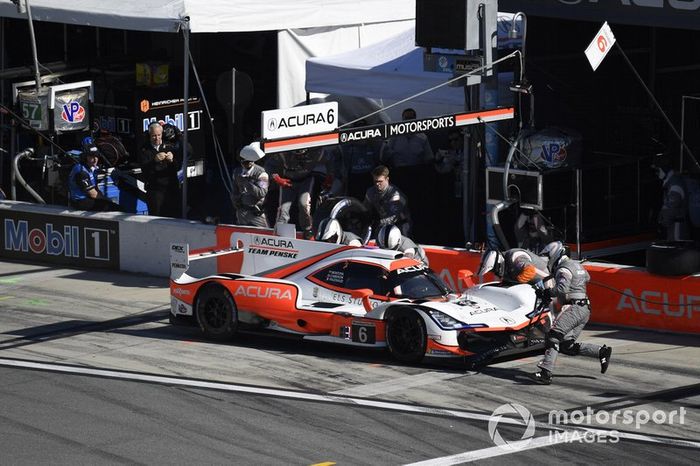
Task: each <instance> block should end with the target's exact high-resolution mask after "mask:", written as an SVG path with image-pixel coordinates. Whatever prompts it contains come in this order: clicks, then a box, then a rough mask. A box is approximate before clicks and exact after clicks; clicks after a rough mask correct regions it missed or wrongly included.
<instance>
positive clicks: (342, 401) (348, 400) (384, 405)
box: [0, 358, 700, 464]
mask: <svg viewBox="0 0 700 466" xmlns="http://www.w3.org/2000/svg"><path fill="white" fill-rule="evenodd" d="M0 366H5V367H23V368H27V369H36V370H43V371H48V372H57V373H64V374H75V375H90V376H98V377H106V378H111V379H121V380H135V381H140V382H148V383H157V384H163V385H172V386H181V387H194V388H204V389H211V390H220V391H226V392H236V393H249V394H254V395H267V396H274V397H278V398H287V399H294V400H302V401H320V402H324V403H332V404H339V405H352V406H362V407H367V408H379V409H386V410H390V411H399V412H405V413H416V414H430V415H435V416H444V417H453V418H458V419H470V420H475V421H484V422H489V421H490V420H491V415H490V414H481V413H472V412H468V411H459V410H454V409H446V408H438V407H430V406H419V405H412V404H407V403H397V402H392V401H381V400H367V399H364V398H352V397H345V396H339V395H324V394H318V393H307V392H299V391H292V390H285V389H280V388H265V387H254V386H250V385H238V384H232V383H221V382H207V381H204V380H193V379H185V378H181V377H167V376H163V375H151V374H140V373H137V372H126V371H124V372H122V371H116V370H109V369H94V368H90V367H77V366H62V365H59V364H49V363H43V362H32V361H22V360H17V359H6V358H0ZM498 423H499V424H511V425H518V426H523V425H525V424H524V421H523V420H522V419H510V418H507V417H501V418H499V421H498ZM536 426H537V427H543V428H546V429H556V430H561V428H562V427H564V426H559V425H557V424H546V423H540V422H538V423H536ZM569 427H570V426H569ZM579 427H580V429H579V431H580V430H584V431H593V432H598V433H608V434H611V433H613V432H614V433H616V434H617V435H619V436H620V438H627V439H630V440H637V441H640V442H650V443H663V444H667V445H673V446H684V447H690V448H698V449H700V442H696V441H692V440H684V439H668V438H664V437H655V436H649V435H639V434H632V433H625V432H617V431H610V430H603V429H591V428H588V427H586V426H579ZM557 437H559V438H561V436H557ZM555 438H556V437H555ZM541 446H546V445H541ZM535 448H538V447H535ZM487 450H488V449H487ZM477 451H480V450H477ZM441 464H442V463H441ZM445 464H448V463H445ZM449 464H454V463H449Z"/></svg>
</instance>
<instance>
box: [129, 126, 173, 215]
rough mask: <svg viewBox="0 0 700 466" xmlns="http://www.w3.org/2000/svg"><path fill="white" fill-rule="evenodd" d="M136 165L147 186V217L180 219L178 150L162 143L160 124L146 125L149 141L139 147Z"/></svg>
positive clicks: (161, 127)
mask: <svg viewBox="0 0 700 466" xmlns="http://www.w3.org/2000/svg"><path fill="white" fill-rule="evenodd" d="M139 164H140V166H141V172H142V176H143V179H144V182H145V184H146V204H147V205H148V214H149V215H158V216H163V217H180V216H181V208H182V206H181V203H182V201H181V198H180V196H181V193H180V181H179V180H178V178H177V172H178V170H179V169H180V165H181V164H182V160H181V159H180V151H178V150H176V148H175V147H174V146H173V147H171V146H169V145H168V144H164V142H163V125H161V124H160V123H158V122H153V123H151V124H150V125H148V141H146V143H145V144H144V145H143V146H142V147H141V153H140V158H139Z"/></svg>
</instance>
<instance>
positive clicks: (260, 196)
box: [231, 142, 269, 228]
mask: <svg viewBox="0 0 700 466" xmlns="http://www.w3.org/2000/svg"><path fill="white" fill-rule="evenodd" d="M264 156H265V152H263V151H262V149H261V148H260V143H259V142H253V143H251V144H248V145H247V146H245V147H244V148H243V149H241V152H240V153H239V157H240V160H241V165H240V166H238V167H236V168H234V170H233V191H232V193H231V197H232V198H233V206H234V207H235V208H236V219H237V223H238V224H239V225H250V226H254V227H263V228H268V227H269V225H268V223H267V218H266V217H265V211H264V209H263V203H264V202H265V196H267V189H268V186H269V178H268V175H267V172H266V171H265V169H264V168H262V167H261V166H260V165H256V164H255V162H257V161H258V160H260V159H262V158H263V157H264Z"/></svg>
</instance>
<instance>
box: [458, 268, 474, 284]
mask: <svg viewBox="0 0 700 466" xmlns="http://www.w3.org/2000/svg"><path fill="white" fill-rule="evenodd" d="M473 276H474V272H472V271H471V270H467V269H462V270H460V271H458V272H457V278H458V279H459V281H460V282H462V284H463V285H464V287H465V288H471V287H472V286H474V280H472V277H473Z"/></svg>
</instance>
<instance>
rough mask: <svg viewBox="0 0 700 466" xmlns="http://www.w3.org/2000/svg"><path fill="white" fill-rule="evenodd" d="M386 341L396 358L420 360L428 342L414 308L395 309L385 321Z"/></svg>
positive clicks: (407, 360)
mask: <svg viewBox="0 0 700 466" xmlns="http://www.w3.org/2000/svg"><path fill="white" fill-rule="evenodd" d="M386 343H387V346H388V347H389V352H390V353H391V355H392V356H393V357H394V358H396V359H397V360H399V361H401V362H407V363H417V362H420V361H421V360H422V359H423V357H424V356H425V349H426V347H427V344H428V337H427V334H426V330H425V322H424V321H423V318H422V317H421V316H420V315H419V314H418V312H416V311H415V310H414V309H410V308H399V309H396V310H395V311H394V312H392V313H391V314H390V315H389V317H388V319H387V322H386Z"/></svg>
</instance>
